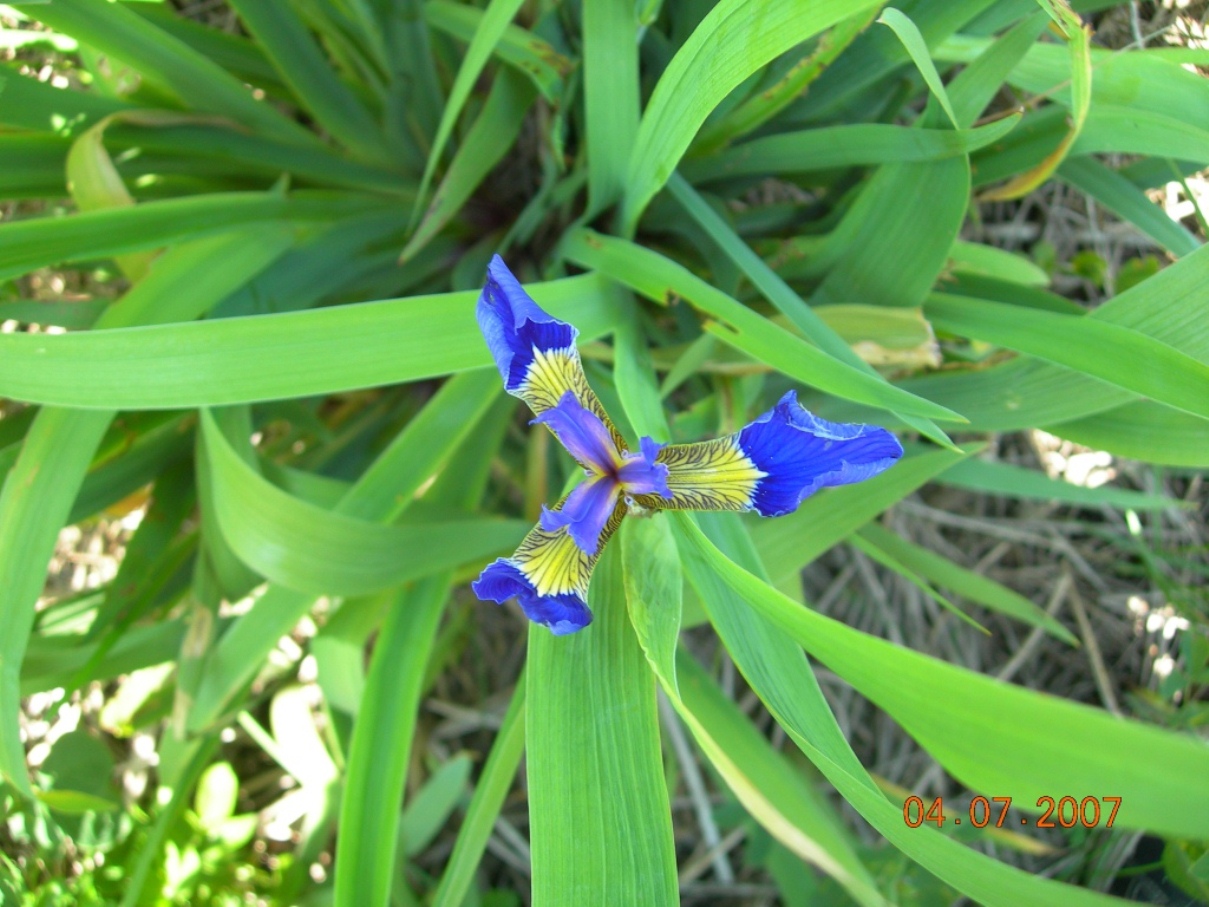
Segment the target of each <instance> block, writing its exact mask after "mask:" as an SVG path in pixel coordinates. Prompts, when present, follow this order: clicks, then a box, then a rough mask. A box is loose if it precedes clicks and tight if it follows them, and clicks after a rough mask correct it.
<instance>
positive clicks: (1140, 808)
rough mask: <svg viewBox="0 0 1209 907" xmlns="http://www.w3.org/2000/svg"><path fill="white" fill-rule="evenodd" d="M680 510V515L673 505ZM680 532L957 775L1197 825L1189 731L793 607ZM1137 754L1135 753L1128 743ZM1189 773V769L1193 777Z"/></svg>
mask: <svg viewBox="0 0 1209 907" xmlns="http://www.w3.org/2000/svg"><path fill="white" fill-rule="evenodd" d="M674 516H676V517H678V518H679V517H680V514H674ZM677 526H678V527H679V528H681V529H682V531H683V536H682V538H684V539H687V540H688V542H689V544H690V545H691V546H692V548H693V550H694V551H695V553H696V554H697V555H699V556H700V557H702V558H704V559H705V560H707V561H708V563H709V566H710V569H712V570H713V571H715V572H716V573H717V575H718V576H719V577H720V578H721V579H722V581H723V582H724V583H726V585H727V586H729V587H730V588H731V589H732V590H733V591H734V592H735V593H736V594H738V595H740V596H741V597H742V598H743V600H745V601H746V602H748V603H749V604H750V605H751V606H752V607H753V608H755V609H757V610H758V611H759V612H760V613H761V614H763V615H764V616H765V617H767V618H768V619H769V620H772V621H773V622H775V623H776V625H777V626H778V627H780V628H781V629H782V630H784V631H785V632H787V633H789V634H790V635H791V636H792V637H793V639H794V640H795V641H796V642H798V643H799V644H800V645H802V646H803V647H805V648H806V649H807V651H809V652H810V654H811V655H812V656H814V657H815V658H817V659H819V660H820V661H822V662H823V663H824V664H826V665H827V666H828V667H830V668H831V669H832V670H833V671H835V672H836V673H837V674H839V675H840V676H841V677H842V678H844V680H846V681H847V682H848V683H850V684H852V686H853V687H855V689H856V690H857V691H858V692H860V693H861V694H862V695H864V696H866V697H867V698H869V699H870V700H871V701H873V702H874V703H876V704H877V705H879V706H880V707H881V708H883V709H885V710H886V711H887V712H888V713H889V714H890V715H891V716H892V717H893V718H894V719H895V720H897V721H898V722H899V723H900V724H902V725H903V727H904V728H905V729H906V730H907V731H908V732H909V733H911V735H912V736H913V737H915V738H916V739H917V740H919V741H920V743H921V744H922V745H923V746H924V747H925V748H926V749H927V750H928V751H929V752H930V753H931V754H932V755H933V756H934V757H936V759H937V760H938V761H939V762H940V763H941V764H942V765H943V766H944V767H945V768H946V769H947V770H948V771H950V772H951V773H952V774H953V775H954V776H955V777H956V778H957V779H958V780H959V781H961V782H962V783H963V784H966V785H969V786H970V787H972V788H974V789H975V790H980V791H985V792H988V793H989V792H991V791H997V792H998V795H1000V796H1009V797H1011V798H1012V800H1013V805H1014V806H1015V807H1016V808H1017V809H1020V810H1024V811H1026V812H1038V811H1040V809H1041V806H1042V804H1040V803H1039V802H1038V799H1039V798H1042V797H1045V796H1056V794H1055V792H1059V791H1060V792H1062V795H1063V796H1072V797H1074V798H1075V799H1076V800H1078V799H1080V798H1082V797H1085V796H1092V797H1104V796H1109V795H1108V794H1106V793H1105V792H1106V791H1109V790H1111V791H1113V793H1112V794H1111V796H1113V797H1118V796H1119V797H1121V798H1122V799H1121V805H1120V811H1119V813H1118V815H1117V817H1116V824H1117V825H1118V826H1121V827H1125V828H1134V829H1146V830H1149V831H1154V832H1157V833H1160V834H1169V835H1174V836H1179V837H1188V838H1201V837H1205V836H1206V834H1209V750H1206V749H1205V747H1204V746H1203V745H1201V744H1200V743H1199V742H1198V741H1197V740H1195V739H1194V738H1193V737H1191V736H1188V735H1183V734H1178V733H1175V732H1173V731H1166V730H1161V729H1159V728H1155V727H1151V726H1149V725H1145V724H1142V723H1141V722H1137V721H1130V720H1122V719H1120V718H1118V717H1116V716H1114V715H1110V714H1108V713H1107V712H1104V711H1102V710H1099V709H1093V708H1090V707H1088V706H1085V705H1081V704H1077V703H1074V702H1068V701H1065V700H1061V699H1056V698H1054V697H1049V696H1044V695H1042V694H1039V693H1036V692H1034V691H1032V690H1028V689H1025V688H1023V687H1016V686H1012V685H1010V684H1004V683H1001V682H999V681H996V680H994V679H992V678H989V677H985V676H983V675H981V674H977V673H975V672H973V671H968V670H966V669H964V668H958V667H955V666H953V665H950V664H946V663H944V662H941V661H938V660H936V659H934V658H931V657H928V656H926V655H921V654H919V653H917V652H913V651H911V650H909V649H904V648H902V647H900V646H896V645H894V644H892V643H889V642H886V641H884V640H881V639H877V638H875V637H872V636H868V635H866V634H864V633H861V632H859V631H857V630H853V629H851V628H849V627H847V626H845V625H843V624H841V623H839V622H838V621H835V620H832V619H831V618H828V617H825V616H823V615H821V614H818V613H817V612H814V611H812V610H810V609H808V608H803V607H801V606H800V605H798V604H796V603H795V602H793V601H791V600H790V599H788V598H786V597H785V596H784V595H782V594H781V593H779V592H777V591H776V590H775V589H772V588H771V587H769V586H768V585H766V584H765V583H763V582H761V581H760V580H758V579H757V578H756V577H754V576H752V575H751V574H750V573H749V572H747V571H745V570H743V569H742V568H741V567H739V566H737V565H736V564H734V563H732V562H730V561H729V560H727V559H726V558H725V557H724V556H723V555H722V554H721V552H719V551H718V550H717V548H715V547H714V546H713V545H712V544H711V543H710V542H709V540H708V539H707V538H706V537H705V536H704V535H703V534H702V533H701V531H700V530H699V529H697V528H696V526H694V525H693V524H692V523H691V522H689V521H688V520H685V519H682V518H681V519H678V521H677ZM1140 752H1144V753H1146V754H1147V758H1146V759H1145V760H1144V761H1139V760H1138V759H1137V758H1136V754H1137V753H1140ZM1198 779H1199V780H1198Z"/></svg>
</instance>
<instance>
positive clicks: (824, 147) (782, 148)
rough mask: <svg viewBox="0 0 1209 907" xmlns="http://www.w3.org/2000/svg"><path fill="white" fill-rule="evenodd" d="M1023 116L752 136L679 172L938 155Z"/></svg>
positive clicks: (744, 171)
mask: <svg viewBox="0 0 1209 907" xmlns="http://www.w3.org/2000/svg"><path fill="white" fill-rule="evenodd" d="M1019 122H1020V117H1019V116H1018V115H1011V116H1007V117H1004V118H1003V119H1000V120H996V121H995V122H993V123H988V124H987V125H985V126H979V127H977V128H974V129H914V128H908V127H906V126H892V125H889V124H886V123H853V124H849V125H844V126H824V127H821V128H819V129H806V130H802V131H799V132H783V133H778V134H776V135H768V136H761V137H760V138H756V139H752V140H751V141H750V142H744V143H743V144H741V145H735V146H733V147H731V148H727V149H726V150H725V151H722V152H719V153H718V154H715V155H711V156H709V157H703V158H693V159H690V160H686V161H685V162H684V163H683V164H682V165H681V167H680V172H681V173H683V174H684V176H685V178H686V179H688V180H690V181H693V182H706V181H709V180H718V179H725V178H727V177H735V176H758V175H767V174H769V173H804V172H809V171H811V170H827V169H830V168H834V167H858V166H868V165H873V164H892V163H906V162H913V161H936V160H942V159H944V158H950V157H956V156H957V155H960V154H968V153H969V152H971V151H976V150H977V149H979V148H985V147H986V146H987V145H990V144H992V143H994V142H997V141H999V140H1000V139H1001V138H1003V137H1004V136H1005V135H1007V134H1008V133H1009V132H1011V131H1012V129H1014V128H1015V127H1016V124H1017V123H1019Z"/></svg>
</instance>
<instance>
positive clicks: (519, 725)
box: [432, 675, 525, 907]
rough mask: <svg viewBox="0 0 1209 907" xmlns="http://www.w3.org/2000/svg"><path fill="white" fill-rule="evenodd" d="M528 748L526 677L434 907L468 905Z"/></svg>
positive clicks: (481, 780)
mask: <svg viewBox="0 0 1209 907" xmlns="http://www.w3.org/2000/svg"><path fill="white" fill-rule="evenodd" d="M524 748H525V679H524V676H523V675H522V676H521V679H520V680H518V681H517V684H516V689H515V690H514V691H513V693H512V701H511V702H510V703H509V705H508V711H507V712H506V713H505V715H504V721H503V724H501V725H500V730H499V733H498V734H497V735H496V738H495V743H494V744H492V746H491V753H490V754H489V755H488V756H487V763H486V765H484V766H483V771H482V773H481V774H480V775H479V781H478V784H477V785H475V788H474V796H473V797H471V798H470V805H469V806H468V807H467V808H466V816H465V818H464V819H463V820H462V827H461V828H460V829H459V830H458V837H457V840H455V841H454V844H453V852H452V853H451V854H450V855H449V860H448V862H446V864H445V872H444V874H443V875H442V876H441V883H440V885H439V886H437V891H436V894H434V895H433V898H432V907H461V905H462V903H463V902H464V901H465V898H466V895H467V893H468V892H469V891H470V888H471V885H473V884H474V874H475V870H476V869H477V868H478V864H479V861H480V860H481V859H482V858H483V852H484V851H485V850H486V849H487V841H488V839H489V838H490V837H491V832H492V830H493V829H494V828H495V820H496V818H497V817H498V816H499V814H500V809H501V807H502V806H503V805H504V798H505V797H506V796H507V795H508V791H509V790H510V789H511V788H512V782H513V780H514V779H515V777H516V770H517V768H518V767H519V766H520V762H521V753H522V752H523V751H524Z"/></svg>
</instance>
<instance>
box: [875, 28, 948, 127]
mask: <svg viewBox="0 0 1209 907" xmlns="http://www.w3.org/2000/svg"><path fill="white" fill-rule="evenodd" d="M877 21H878V22H880V23H881V24H882V25H887V26H889V27H890V28H891V30H893V32H894V34H896V35H897V36H898V40H899V41H901V42H902V43H903V47H904V48H906V50H907V53H908V54H909V55H910V57H911V62H913V63H914V64H915V68H916V69H918V70H919V74H920V75H921V76H923V79H924V83H925V84H926V85H927V86H928V90H929V91H930V92H932V96H933V97H934V98H936V100H937V101H938V102H939V103H940V106H941V108H942V109H943V110H944V112H945V115H946V116H947V117H948V118H949V122H950V123H952V124H953V128H954V129H957V128H958V126H959V125H960V124H959V123H958V120H957V114H956V113H955V112H954V111H953V105H952V104H951V103H950V102H949V94H948V92H946V91H945V86H944V83H943V82H941V81H940V73H938V72H937V71H936V64H935V63H933V62H932V57H931V55H930V54H929V53H928V45H927V44H926V43H925V42H924V36H923V35H921V34H920V33H919V28H918V27H917V26H916V25H915V23H914V22H912V21H911V20H910V19H909V18H908V17H907V16H905V15H904V14H903V13H902V12H901V11H900V10H897V9H894V7H889V8H887V9H885V10H883V11H882V14H881V16H880V17H879V18H878V20H877Z"/></svg>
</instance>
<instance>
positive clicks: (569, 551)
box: [471, 499, 626, 635]
mask: <svg viewBox="0 0 1209 907" xmlns="http://www.w3.org/2000/svg"><path fill="white" fill-rule="evenodd" d="M566 504H567V499H564V500H563V501H561V502H560V503H559V505H558V507H557V508H555V512H558V511H560V510H562V509H563V508H564V507H565V506H566ZM625 512H626V510H625V507H624V506H618V507H615V508H614V510H613V512H612V514H610V516H609V521H608V522H607V523H606V524H605V526H604V529H603V531H602V532H601V533H600V538H599V541H598V545H597V549H596V553H595V554H587V553H586V552H584V551H583V550H582V549H581V548H580V547H579V546H578V545H577V544H576V543H575V540H574V539H573V538H571V536H570V534H568V532H567V530H566V528H565V527H560V528H559V529H557V530H555V531H553V532H549V531H547V530H545V529H543V528H542V527H541V525H540V524H539V525H537V526H534V527H533V529H532V530H530V532H529V534H528V535H526V536H525V538H524V539H523V540H522V541H521V544H520V547H519V548H517V549H516V553H515V554H513V555H512V557H506V558H500V559H499V560H497V561H495V562H494V563H493V564H490V565H489V566H488V567H487V569H486V570H484V571H483V572H482V574H480V576H479V578H478V580H476V581H475V582H474V583H473V584H472V585H471V588H472V589H473V590H474V594H475V595H477V596H478V597H479V598H481V599H483V600H484V601H494V602H498V603H500V604H503V603H504V602H506V601H508V599H510V598H515V599H516V600H517V601H518V602H519V604H520V606H521V609H522V610H523V611H524V612H525V615H526V616H527V617H528V618H529V619H530V620H532V621H535V622H537V623H539V624H543V625H544V626H547V627H549V628H550V631H551V632H552V633H554V634H556V635H562V634H564V633H574V632H575V631H576V630H579V629H582V628H583V627H586V626H587V625H588V623H589V622H591V620H592V613H591V611H589V610H588V605H587V600H588V583H589V582H591V579H592V569H593V568H594V567H595V566H596V562H597V561H598V560H599V559H600V552H601V551H602V550H603V549H604V546H605V545H606V544H607V543H608V541H609V539H610V538H611V537H612V535H613V533H614V532H616V531H617V527H618V526H620V525H621V518H622V517H623V516H624V515H625Z"/></svg>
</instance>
